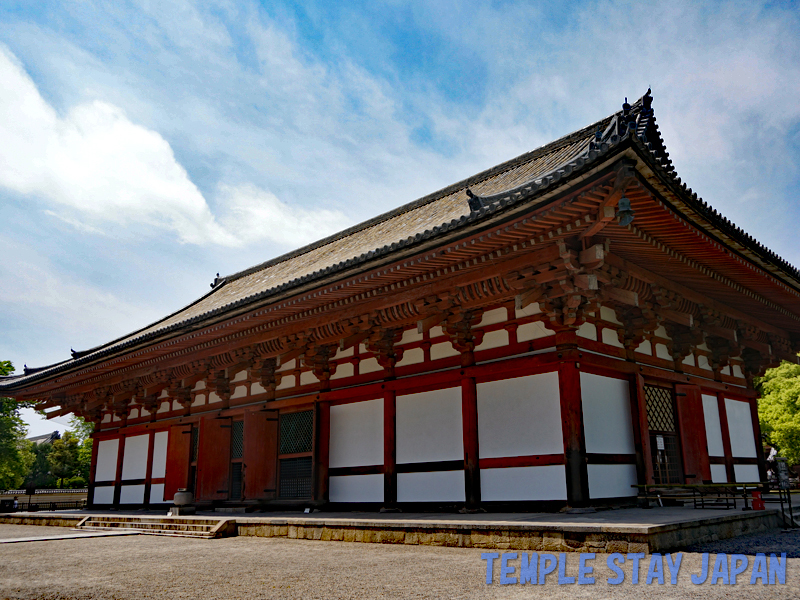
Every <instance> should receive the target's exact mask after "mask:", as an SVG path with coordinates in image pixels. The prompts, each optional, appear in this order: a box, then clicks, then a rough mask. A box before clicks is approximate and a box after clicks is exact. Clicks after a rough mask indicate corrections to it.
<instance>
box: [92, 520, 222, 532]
mask: <svg viewBox="0 0 800 600" xmlns="http://www.w3.org/2000/svg"><path fill="white" fill-rule="evenodd" d="M214 525H216V523H215V524H214ZM83 527H95V528H107V529H112V528H113V529H164V530H170V531H211V530H212V529H213V528H214V526H213V525H185V524H183V523H178V524H175V525H173V524H171V523H135V522H131V521H126V522H124V523H122V522H114V521H94V520H91V521H87V522H86V523H84V524H83Z"/></svg>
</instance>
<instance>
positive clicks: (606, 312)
mask: <svg viewBox="0 0 800 600" xmlns="http://www.w3.org/2000/svg"><path fill="white" fill-rule="evenodd" d="M600 318H601V319H603V321H608V322H609V323H616V324H617V325H622V323H620V322H619V319H617V313H616V312H614V309H613V308H610V307H608V306H601V307H600Z"/></svg>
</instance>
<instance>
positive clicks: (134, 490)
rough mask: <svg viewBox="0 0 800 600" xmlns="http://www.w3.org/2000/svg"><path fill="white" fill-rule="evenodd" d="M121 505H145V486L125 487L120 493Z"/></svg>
mask: <svg viewBox="0 0 800 600" xmlns="http://www.w3.org/2000/svg"><path fill="white" fill-rule="evenodd" d="M119 503H120V504H144V485H123V486H122V487H121V488H120V491H119Z"/></svg>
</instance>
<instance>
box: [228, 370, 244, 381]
mask: <svg viewBox="0 0 800 600" xmlns="http://www.w3.org/2000/svg"><path fill="white" fill-rule="evenodd" d="M245 379H247V370H246V369H245V370H242V371H239V372H238V373H237V374H236V377H234V378H233V379H231V381H232V382H235V381H244V380H245Z"/></svg>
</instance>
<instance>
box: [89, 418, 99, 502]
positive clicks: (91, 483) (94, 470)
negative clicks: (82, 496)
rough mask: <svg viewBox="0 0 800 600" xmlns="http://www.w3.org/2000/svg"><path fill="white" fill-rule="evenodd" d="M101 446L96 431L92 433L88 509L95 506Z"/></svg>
mask: <svg viewBox="0 0 800 600" xmlns="http://www.w3.org/2000/svg"><path fill="white" fill-rule="evenodd" d="M98 425H99V423H98ZM99 445H100V440H98V439H97V431H95V432H94V433H92V462H91V465H90V466H89V489H88V492H89V493H88V495H87V496H88V497H87V501H86V507H87V508H92V506H94V478H95V477H96V475H97V447H98V446H99Z"/></svg>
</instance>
